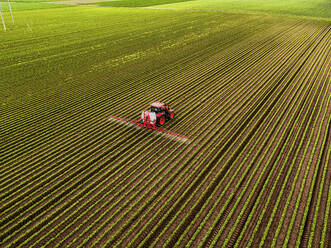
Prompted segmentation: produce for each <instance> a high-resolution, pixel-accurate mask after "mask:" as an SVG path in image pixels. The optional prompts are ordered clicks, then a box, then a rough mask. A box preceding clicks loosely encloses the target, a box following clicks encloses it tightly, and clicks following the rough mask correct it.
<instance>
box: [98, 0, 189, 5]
mask: <svg viewBox="0 0 331 248" xmlns="http://www.w3.org/2000/svg"><path fill="white" fill-rule="evenodd" d="M188 1H191V0H120V1H112V3H109V2H107V3H103V4H100V5H101V6H116V7H147V6H153V5H162V4H171V3H179V2H188Z"/></svg>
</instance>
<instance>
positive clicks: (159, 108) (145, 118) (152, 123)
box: [139, 102, 175, 128]
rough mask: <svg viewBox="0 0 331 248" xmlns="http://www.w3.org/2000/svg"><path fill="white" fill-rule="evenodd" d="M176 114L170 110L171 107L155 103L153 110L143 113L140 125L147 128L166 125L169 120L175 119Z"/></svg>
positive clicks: (152, 106) (152, 105)
mask: <svg viewBox="0 0 331 248" xmlns="http://www.w3.org/2000/svg"><path fill="white" fill-rule="evenodd" d="M174 116H175V113H174V111H173V110H171V109H170V107H169V105H167V104H166V103H161V102H153V103H152V104H151V110H150V111H148V110H144V111H143V112H142V113H141V117H140V120H139V123H141V124H143V125H144V126H145V127H147V128H155V127H160V126H162V125H164V123H165V122H166V121H168V120H171V119H173V118H174Z"/></svg>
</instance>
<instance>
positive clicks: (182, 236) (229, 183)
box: [176, 72, 276, 246]
mask: <svg viewBox="0 0 331 248" xmlns="http://www.w3.org/2000/svg"><path fill="white" fill-rule="evenodd" d="M262 73H263V72H262ZM269 113H270V114H271V113H272V112H271V111H270V112H269ZM269 123H270V122H269ZM275 124H276V123H275ZM266 131H267V128H266V129H264V132H266ZM262 137H263V138H266V136H264V135H263V134H262V135H261V136H259V138H262ZM262 147H264V146H261V147H260V148H262ZM251 149H253V147H252V148H251ZM243 152H244V151H243ZM248 153H249V152H248ZM238 159H239V156H238V157H237V159H236V160H235V161H234V162H233V163H234V164H235V163H236V161H237V160H238ZM253 160H255V159H253ZM242 166H243V164H241V165H239V167H238V168H236V171H235V172H234V174H233V175H232V176H231V180H230V181H229V182H228V183H227V185H226V186H225V188H222V192H221V196H218V197H215V198H217V201H216V202H214V204H213V205H212V209H211V210H210V211H209V212H208V214H207V216H206V217H205V218H204V220H203V221H202V223H201V224H200V225H199V227H198V228H197V229H196V232H195V234H194V235H193V236H192V238H191V239H190V241H189V243H188V244H189V245H192V242H193V241H194V240H195V238H196V235H197V234H198V231H201V230H202V228H203V226H204V224H205V223H206V221H207V219H208V220H209V218H210V216H211V214H212V213H213V212H214V209H215V208H216V207H217V206H219V204H220V200H221V199H222V197H223V196H224V194H225V192H226V190H227V189H228V187H229V186H230V185H231V182H232V181H233V180H234V179H235V177H236V175H237V174H238V173H239V172H240V169H241V168H240V167H242ZM257 168H259V167H255V170H256V169H257ZM249 170H250V167H249V166H246V169H245V171H244V172H240V174H241V178H240V179H239V181H238V183H237V186H236V188H238V187H239V185H240V183H241V181H242V180H243V179H244V178H245V175H246V173H247V172H249ZM229 172H230V171H229V170H228V171H227V174H226V175H225V176H224V177H225V178H226V177H228V174H229ZM254 172H255V171H254ZM254 172H253V174H254ZM232 191H236V190H232ZM213 193H216V191H214V192H213ZM213 197H214V195H213V194H212V195H211V196H210V197H209V199H208V200H207V201H206V205H205V206H207V204H208V203H209V201H211V200H212V199H213ZM232 197H233V193H231V194H230V196H229V197H228V198H227V200H226V203H225V205H223V207H222V210H221V211H220V212H219V214H218V216H221V215H222V214H223V211H224V210H225V207H226V206H227V204H228V203H229V201H230V199H231V198H232ZM203 210H204V208H202V209H201V210H200V212H199V214H201V213H202V211H203ZM198 216H199V215H196V216H195V220H196V218H197V217H198ZM217 219H219V217H218V218H216V220H217ZM193 223H194V221H192V222H191V225H192V224H193ZM189 228H190V226H188V227H187V228H186V229H185V231H188V230H189ZM211 230H212V228H210V229H209V231H208V232H207V233H206V234H205V235H204V239H203V241H202V242H201V244H203V243H205V241H206V239H207V237H208V236H209V235H210V233H211ZM185 233H186V232H184V234H182V235H181V239H182V238H184V236H185ZM181 239H179V240H178V242H177V243H176V245H177V246H178V245H179V244H180V241H181Z"/></svg>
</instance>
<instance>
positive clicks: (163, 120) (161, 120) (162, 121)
mask: <svg viewBox="0 0 331 248" xmlns="http://www.w3.org/2000/svg"><path fill="white" fill-rule="evenodd" d="M164 123H165V117H164V115H162V116H161V117H160V119H159V126H162V125H163V124H164Z"/></svg>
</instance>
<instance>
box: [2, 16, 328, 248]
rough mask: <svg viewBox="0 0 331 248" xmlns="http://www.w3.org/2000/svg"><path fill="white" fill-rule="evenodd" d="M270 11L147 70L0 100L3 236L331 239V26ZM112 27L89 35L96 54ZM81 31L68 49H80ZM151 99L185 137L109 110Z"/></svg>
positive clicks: (61, 241) (35, 243)
mask: <svg viewBox="0 0 331 248" xmlns="http://www.w3.org/2000/svg"><path fill="white" fill-rule="evenodd" d="M171 18H174V19H170V20H171V21H170V22H173V25H175V24H176V19H175V18H176V17H172V16H171ZM205 18H206V19H205V20H206V21H207V20H208V21H211V23H213V22H212V21H213V18H214V16H207V15H206V16H205ZM227 18H229V19H231V18H232V17H231V16H229V17H227ZM261 18H262V19H261ZM268 18H269V17H259V18H257V17H251V19H249V20H248V21H247V22H245V23H242V22H240V23H239V22H238V23H236V25H233V26H232V28H233V29H225V30H222V32H225V33H226V36H225V37H226V38H225V39H219V38H217V35H215V33H212V34H207V35H206V37H209V36H212V38H210V40H209V42H210V43H209V45H208V46H204V45H203V44H200V46H201V49H199V50H196V51H194V52H192V53H187V54H185V55H184V56H182V57H181V58H178V59H177V60H175V61H171V62H169V63H167V64H166V65H165V66H162V67H161V66H160V67H158V68H157V69H155V68H154V69H152V70H150V71H146V73H145V74H143V75H140V74H139V73H137V74H134V75H132V76H131V77H129V78H127V77H125V76H122V75H120V74H121V73H120V72H116V73H118V74H116V73H115V74H114V77H113V78H112V79H111V80H109V77H108V76H107V77H106V76H104V77H102V76H101V75H100V78H97V79H96V81H97V83H95V84H94V83H91V82H87V80H86V84H81V83H79V82H77V81H75V80H74V81H72V82H71V85H70V89H72V91H71V90H66V91H65V90H61V89H57V90H54V91H52V97H53V98H52V99H53V100H54V99H57V104H56V107H55V106H54V107H52V106H50V104H51V103H49V102H48V97H44V98H42V97H41V98H38V97H37V96H36V97H32V98H31V99H30V100H29V102H27V104H26V105H25V106H24V107H23V110H24V111H22V112H20V111H19V110H18V108H20V103H19V102H14V103H13V104H12V105H10V106H9V107H8V109H1V114H2V115H3V116H6V118H7V120H6V121H5V122H3V123H0V133H1V135H2V136H3V137H1V141H4V142H1V146H0V149H1V155H0V159H1V168H0V178H1V181H0V201H1V204H0V217H1V218H0V246H1V247H41V246H45V247H68V246H71V247H100V246H105V247H184V246H188V247H209V246H211V247H279V246H282V245H284V246H291V247H295V246H296V247H306V246H313V247H318V246H320V247H328V245H330V238H329V237H330V236H329V234H330V217H329V212H330V188H331V184H330V182H331V173H330V164H331V162H330V154H331V147H330V146H331V145H330V144H331V137H330V123H331V105H330V104H331V98H330V97H331V84H330V71H331V68H330V66H331V53H330V51H331V44H330V38H331V26H330V24H329V23H324V22H309V21H299V20H291V21H288V22H281V23H272V25H271V24H270V25H269V26H268V30H266V24H265V22H267V21H270V20H269V19H268ZM231 20H232V19H231ZM270 22H271V21H270ZM191 23H192V20H191V19H189V18H188V19H187V20H185V21H184V22H183V23H181V24H180V25H178V26H177V30H178V32H184V30H186V29H187V27H188V25H191ZM127 25H128V26H129V23H127ZM162 27H163V28H164V29H169V32H170V31H171V28H170V27H168V26H167V25H163V26H162ZM158 28H160V27H159V26H157V25H155V26H153V30H150V32H151V33H153V32H157V30H158ZM222 28H223V27H222ZM132 29H133V28H132ZM106 30H107V26H104V27H102V28H99V30H98V32H100V36H98V37H93V36H92V35H91V36H88V39H89V40H88V42H86V43H84V45H88V46H91V44H92V43H93V42H96V43H97V44H99V45H100V47H101V48H96V51H95V53H96V54H99V55H100V56H101V54H103V53H104V48H102V47H103V46H106V44H107V38H108V37H104V36H103V35H101V34H102V32H106ZM129 31H130V30H129V27H128V30H127V33H125V34H126V35H127V36H125V38H123V37H122V36H120V35H119V34H118V37H117V36H116V35H114V37H113V38H114V40H115V41H117V42H123V43H125V42H127V43H125V46H123V49H128V50H130V49H133V45H131V43H130V42H132V44H136V43H135V42H137V43H141V42H143V40H144V39H145V36H144V35H143V34H142V33H143V32H140V31H139V30H138V29H137V30H136V31H137V32H136V33H135V34H131V33H130V32H129ZM220 32H221V31H220ZM146 33H147V32H146ZM164 33H166V31H164ZM130 34H131V35H130ZM216 34H218V33H216ZM145 35H147V34H145ZM200 35H201V37H203V35H202V34H200ZM208 35H209V36H208ZM201 37H199V39H200V38H201ZM59 39H61V36H59ZM201 39H204V37H203V38H201ZM30 41H31V44H33V41H32V40H30ZM22 42H23V41H22ZM63 42H64V41H63ZM72 42H73V44H70V46H68V47H66V49H64V50H63V51H62V53H63V54H67V55H68V54H71V53H72V54H75V53H81V52H82V51H84V49H79V48H78V47H75V45H74V40H73V41H72ZM190 42H191V41H190ZM194 42H196V41H194ZM194 42H193V44H194ZM19 44H21V43H20V42H19V41H17V44H16V45H17V46H19ZM22 44H23V43H22ZM27 45H28V46H30V43H27ZM190 45H191V43H189V41H187V46H190ZM31 46H32V45H31ZM131 46H132V47H131ZM142 46H143V45H142ZM31 49H32V47H31ZM173 49H178V48H173ZM130 51H131V50H130ZM178 52H180V51H179V50H178ZM41 53H42V54H44V56H45V57H44V59H45V60H46V59H49V58H52V56H54V54H52V53H54V51H52V50H51V49H50V50H48V51H47V50H45V51H41ZM87 53H88V52H87ZM13 54H14V55H15V56H14V55H13V57H12V58H11V57H10V56H8V57H3V60H5V59H8V61H9V60H10V62H11V63H12V64H10V65H8V68H9V67H10V66H13V67H15V63H14V61H15V58H16V56H17V57H19V54H20V52H19V49H17V51H15V52H14V53H13ZM91 54H92V53H91ZM99 55H98V56H99ZM29 56H31V57H29ZM96 56H97V55H96ZM114 56H116V55H114ZM26 59H29V60H31V61H35V63H36V64H35V66H37V63H41V62H40V61H39V59H38V58H37V57H34V56H33V55H26ZM54 59H55V58H54ZM57 59H59V60H61V59H62V57H61V56H60V55H59V57H58V58H57ZM155 61H156V60H155ZM155 61H154V60H153V61H152V62H153V63H156V62H155ZM31 63H32V66H34V65H33V62H31ZM138 66H139V65H137V67H138ZM8 68H7V69H8ZM6 75H7V76H8V77H9V75H11V74H10V72H8V74H6ZM116 76H117V77H116ZM82 80H83V76H82ZM154 100H160V101H165V102H167V103H169V104H170V106H171V107H172V108H174V110H175V113H176V118H175V119H174V120H172V121H171V122H169V123H167V124H166V126H165V128H167V129H169V130H171V131H175V132H178V133H181V134H182V135H186V136H188V137H189V139H190V142H177V141H176V140H174V139H169V138H167V137H166V136H161V135H156V133H155V132H156V131H152V130H145V129H142V128H134V127H132V125H123V124H122V123H120V122H115V121H110V120H109V116H110V115H113V116H118V117H122V118H131V119H136V118H137V116H139V113H140V111H141V110H142V109H144V108H146V107H147V106H148V104H149V103H150V102H152V101H154ZM48 104H49V105H48ZM25 111H28V112H29V111H30V112H29V114H26V113H27V112H25ZM15 114H17V117H15Z"/></svg>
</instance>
